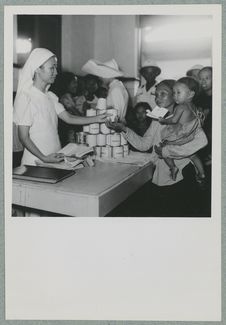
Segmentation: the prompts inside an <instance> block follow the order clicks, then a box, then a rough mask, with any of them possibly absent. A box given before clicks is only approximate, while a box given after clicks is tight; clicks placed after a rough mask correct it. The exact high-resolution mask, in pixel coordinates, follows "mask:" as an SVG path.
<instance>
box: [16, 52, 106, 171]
mask: <svg viewBox="0 0 226 325" xmlns="http://www.w3.org/2000/svg"><path fill="white" fill-rule="evenodd" d="M56 75H57V59H56V56H55V55H54V54H53V53H52V52H51V51H49V50H47V49H44V48H36V49H34V50H33V51H32V52H31V54H30V55H29V57H28V59H27V61H26V63H25V65H24V67H23V69H22V71H21V74H20V78H19V83H18V88H17V94H16V99H15V110H14V122H15V123H16V124H17V125H18V131H19V137H20V140H21V142H22V144H23V145H24V147H25V150H24V154H23V157H22V164H27V165H35V160H36V159H37V158H39V159H41V160H42V161H44V162H53V163H54V162H59V161H61V160H63V157H62V155H61V154H58V153H57V151H59V150H60V148H61V145H60V141H59V136H58V129H57V127H58V117H59V118H60V119H62V120H63V121H64V122H66V123H69V124H73V125H83V124H89V123H103V122H104V121H105V120H106V114H102V115H98V116H95V117H81V116H73V115H72V114H70V113H69V112H67V111H66V110H65V109H64V107H63V105H62V104H61V103H59V100H58V97H57V96H56V95H55V94H53V93H52V92H51V91H49V90H48V89H49V87H50V85H51V84H53V82H54V80H55V78H56Z"/></svg>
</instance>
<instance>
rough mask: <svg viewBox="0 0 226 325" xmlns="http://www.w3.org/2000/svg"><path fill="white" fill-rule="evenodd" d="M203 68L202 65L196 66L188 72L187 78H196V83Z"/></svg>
mask: <svg viewBox="0 0 226 325" xmlns="http://www.w3.org/2000/svg"><path fill="white" fill-rule="evenodd" d="M202 68H203V66H202V65H201V64H196V65H194V66H193V67H191V68H190V69H189V70H188V71H187V72H186V76H187V77H191V78H194V79H195V80H196V81H199V72H200V70H201V69H202Z"/></svg>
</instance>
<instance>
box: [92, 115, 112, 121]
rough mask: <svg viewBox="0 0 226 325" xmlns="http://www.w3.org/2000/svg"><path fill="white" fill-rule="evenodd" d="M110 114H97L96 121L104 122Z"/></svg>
mask: <svg viewBox="0 0 226 325" xmlns="http://www.w3.org/2000/svg"><path fill="white" fill-rule="evenodd" d="M110 116H111V114H108V113H104V114H100V115H97V116H95V119H96V123H104V122H106V121H107V119H108V117H110Z"/></svg>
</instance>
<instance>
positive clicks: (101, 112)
mask: <svg viewBox="0 0 226 325" xmlns="http://www.w3.org/2000/svg"><path fill="white" fill-rule="evenodd" d="M96 111H97V115H101V114H104V113H106V112H107V110H106V109H97V110H96Z"/></svg>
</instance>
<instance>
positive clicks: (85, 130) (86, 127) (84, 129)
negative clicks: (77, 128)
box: [83, 125, 89, 133]
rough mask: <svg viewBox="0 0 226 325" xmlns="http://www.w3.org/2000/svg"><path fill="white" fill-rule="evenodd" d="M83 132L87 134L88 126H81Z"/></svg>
mask: <svg viewBox="0 0 226 325" xmlns="http://www.w3.org/2000/svg"><path fill="white" fill-rule="evenodd" d="M83 132H86V133H89V125H84V126H83Z"/></svg>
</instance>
